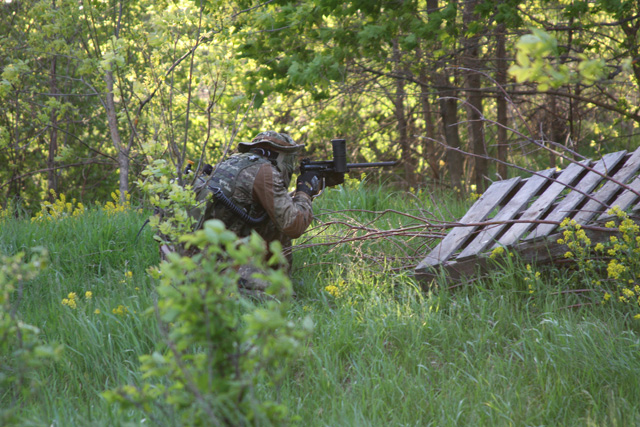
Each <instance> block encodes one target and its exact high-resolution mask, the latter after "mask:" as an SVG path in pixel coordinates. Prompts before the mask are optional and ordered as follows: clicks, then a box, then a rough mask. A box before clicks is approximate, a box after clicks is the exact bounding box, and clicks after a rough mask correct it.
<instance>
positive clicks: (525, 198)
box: [457, 169, 556, 258]
mask: <svg viewBox="0 0 640 427" xmlns="http://www.w3.org/2000/svg"><path fill="white" fill-rule="evenodd" d="M555 171H556V170H555V169H547V170H545V171H542V172H539V174H538V175H533V176H532V177H531V178H529V179H527V182H526V183H525V184H524V185H523V186H522V188H521V189H520V190H518V192H517V194H516V195H515V196H513V197H512V198H511V200H509V201H508V202H507V204H506V205H505V206H504V207H503V208H502V209H501V210H500V212H498V214H497V215H496V216H495V217H493V218H492V221H508V220H511V219H514V218H515V217H516V215H517V214H518V213H520V212H521V211H522V209H524V208H525V207H526V206H527V204H528V203H529V202H530V201H531V198H532V197H533V196H535V195H536V194H537V193H538V191H540V189H541V188H542V187H543V186H544V185H545V184H546V183H547V177H550V176H552V175H553V173H554V172H555ZM506 226H507V224H500V225H493V226H487V227H485V229H483V230H482V231H480V233H478V236H477V237H476V238H475V239H473V241H472V242H471V243H469V245H468V246H467V247H466V248H465V249H464V250H463V251H462V252H461V253H460V255H458V256H457V258H465V257H468V256H472V255H476V254H477V253H478V252H480V251H482V250H484V249H486V248H487V246H489V245H490V244H492V243H493V242H494V241H495V238H496V236H497V235H498V234H500V232H501V231H502V230H503V229H504V228H505V227H506Z"/></svg>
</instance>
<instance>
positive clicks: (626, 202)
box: [598, 177, 640, 222]
mask: <svg viewBox="0 0 640 427" xmlns="http://www.w3.org/2000/svg"><path fill="white" fill-rule="evenodd" d="M629 188H631V189H632V190H634V191H635V192H638V193H640V177H637V178H636V179H634V180H633V182H632V183H631V184H629ZM634 191H630V190H624V191H623V192H622V193H621V194H620V195H619V196H618V197H617V198H616V199H615V200H614V201H613V202H611V206H612V207H613V206H618V207H619V208H620V209H621V210H623V211H624V210H626V209H628V208H629V206H631V205H632V204H633V202H635V201H636V199H638V195H637V194H636V193H634ZM612 218H613V215H609V214H608V213H607V212H606V211H605V212H603V213H602V214H601V215H600V216H599V217H598V222H600V221H609V220H611V219H612Z"/></svg>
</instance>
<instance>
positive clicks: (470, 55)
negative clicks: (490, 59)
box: [462, 0, 487, 192]
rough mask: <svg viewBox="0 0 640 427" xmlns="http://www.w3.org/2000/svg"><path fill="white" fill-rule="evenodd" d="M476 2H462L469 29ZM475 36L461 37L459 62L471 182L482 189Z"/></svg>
mask: <svg viewBox="0 0 640 427" xmlns="http://www.w3.org/2000/svg"><path fill="white" fill-rule="evenodd" d="M477 4H478V0H467V2H466V3H465V7H464V11H463V14H462V19H463V22H464V27H465V28H469V25H470V24H471V23H472V22H474V21H475V20H477V14H476V13H475V7H476V5H477ZM479 39H480V37H479V36H478V35H472V36H471V37H465V38H463V39H462V47H463V51H464V53H463V58H462V65H463V67H464V68H466V69H467V70H466V72H465V74H466V79H465V80H466V82H465V87H466V89H467V120H468V122H469V134H470V140H471V146H472V151H473V154H475V155H476V156H474V161H473V164H474V168H473V170H474V176H473V182H474V184H475V185H476V191H478V192H482V191H484V188H485V177H486V176H487V159H486V158H484V156H486V155H487V150H486V147H485V142H484V121H483V120H484V115H483V109H482V100H483V99H482V98H483V96H482V92H481V86H482V81H481V75H480V72H479V71H480V70H481V64H480V62H481V61H480V49H479V44H478V42H479Z"/></svg>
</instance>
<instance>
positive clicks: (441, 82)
mask: <svg viewBox="0 0 640 427" xmlns="http://www.w3.org/2000/svg"><path fill="white" fill-rule="evenodd" d="M437 79H438V90H439V92H440V101H439V104H440V116H441V117H442V126H443V129H444V139H445V141H446V144H447V146H449V147H452V148H458V149H459V148H460V135H459V134H458V100H457V98H456V91H455V89H454V88H453V87H452V86H451V84H450V83H449V76H448V75H446V74H444V73H442V74H440V75H438V76H437ZM463 160H464V159H463V158H462V154H461V153H460V152H459V151H456V150H447V152H446V162H447V170H448V171H449V178H450V180H451V186H452V187H453V188H454V189H458V190H462V171H463V167H462V166H463Z"/></svg>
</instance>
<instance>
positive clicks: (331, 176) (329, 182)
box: [324, 172, 344, 187]
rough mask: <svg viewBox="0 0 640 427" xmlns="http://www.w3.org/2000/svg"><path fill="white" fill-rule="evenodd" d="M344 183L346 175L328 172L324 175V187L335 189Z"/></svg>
mask: <svg viewBox="0 0 640 427" xmlns="http://www.w3.org/2000/svg"><path fill="white" fill-rule="evenodd" d="M342 183H344V174H343V173H342V172H328V173H326V174H325V175H324V185H326V186H327V187H333V186H336V185H340V184H342Z"/></svg>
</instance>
